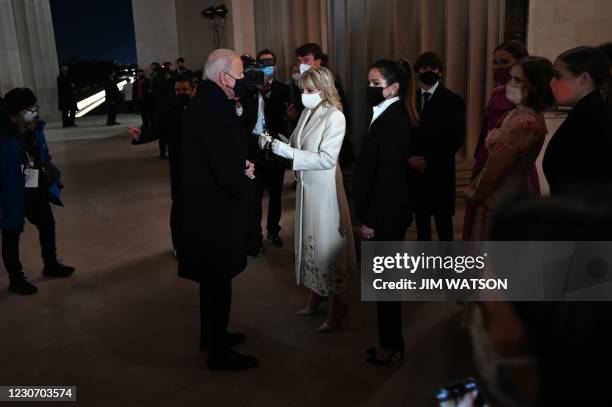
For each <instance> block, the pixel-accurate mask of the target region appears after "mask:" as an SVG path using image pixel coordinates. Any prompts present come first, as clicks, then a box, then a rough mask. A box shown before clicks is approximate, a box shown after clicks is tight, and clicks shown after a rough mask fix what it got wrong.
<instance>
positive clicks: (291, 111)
mask: <svg viewBox="0 0 612 407" xmlns="http://www.w3.org/2000/svg"><path fill="white" fill-rule="evenodd" d="M299 115H300V112H299V111H298V109H297V107H295V104H293V103H291V104H289V105H287V118H288V119H289V121H290V122H295V121H296V120H297V119H298V117H299Z"/></svg>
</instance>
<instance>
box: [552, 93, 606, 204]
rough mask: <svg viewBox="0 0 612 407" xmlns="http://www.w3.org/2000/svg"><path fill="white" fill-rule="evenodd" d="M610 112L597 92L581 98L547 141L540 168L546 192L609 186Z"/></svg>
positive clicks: (553, 192) (555, 192) (553, 193)
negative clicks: (545, 180)
mask: <svg viewBox="0 0 612 407" xmlns="http://www.w3.org/2000/svg"><path fill="white" fill-rule="evenodd" d="M611 158H612V109H611V107H610V106H606V104H605V103H604V101H603V98H602V96H601V94H600V93H599V92H597V91H596V92H593V93H591V94H590V95H587V96H585V97H584V98H582V100H581V101H580V102H578V104H577V105H576V106H574V108H573V109H572V111H571V112H570V113H569V114H568V115H567V118H566V119H565V121H564V122H563V124H562V125H561V127H559V129H558V130H557V132H556V133H555V135H554V136H553V137H552V139H551V140H550V143H549V144H548V148H547V149H546V153H545V155H544V161H543V169H544V174H545V175H546V179H547V180H548V184H549V185H550V193H551V194H552V195H555V194H557V193H560V192H562V191H563V190H566V189H569V188H573V187H588V186H597V185H598V184H599V185H601V184H605V185H610V184H611V183H612V165H611V164H610V159H611Z"/></svg>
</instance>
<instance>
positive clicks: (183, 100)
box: [176, 93, 191, 108]
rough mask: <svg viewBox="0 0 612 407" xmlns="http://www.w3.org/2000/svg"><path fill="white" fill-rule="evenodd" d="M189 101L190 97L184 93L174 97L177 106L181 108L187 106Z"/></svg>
mask: <svg viewBox="0 0 612 407" xmlns="http://www.w3.org/2000/svg"><path fill="white" fill-rule="evenodd" d="M190 100H191V96H189V95H188V94H186V93H178V94H177V95H176V101H177V103H178V105H179V106H181V107H183V108H184V107H185V106H187V104H188V103H189V101H190Z"/></svg>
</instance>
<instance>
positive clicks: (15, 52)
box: [0, 0, 59, 121]
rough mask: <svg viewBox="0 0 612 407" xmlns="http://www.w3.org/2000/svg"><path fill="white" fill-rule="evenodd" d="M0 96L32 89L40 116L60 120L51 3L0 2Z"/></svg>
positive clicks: (36, 0)
mask: <svg viewBox="0 0 612 407" xmlns="http://www.w3.org/2000/svg"><path fill="white" fill-rule="evenodd" d="M0 33H1V34H2V35H0V60H1V61H3V63H2V64H0V93H2V94H4V93H6V92H7V91H9V90H11V89H12V88H15V87H28V88H31V89H32V90H33V91H34V92H35V93H36V96H37V97H38V104H39V105H40V107H41V110H40V112H41V116H42V117H43V118H45V119H46V120H47V121H51V120H56V119H57V118H58V117H59V113H58V111H57V88H56V78H57V75H58V73H59V69H58V61H57V52H56V48H55V36H54V34H53V22H52V19H51V8H50V5H49V0H0Z"/></svg>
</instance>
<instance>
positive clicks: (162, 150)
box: [157, 134, 168, 158]
mask: <svg viewBox="0 0 612 407" xmlns="http://www.w3.org/2000/svg"><path fill="white" fill-rule="evenodd" d="M157 142H158V143H159V158H166V153H167V151H168V135H166V134H160V135H159V139H158V140H157Z"/></svg>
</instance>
